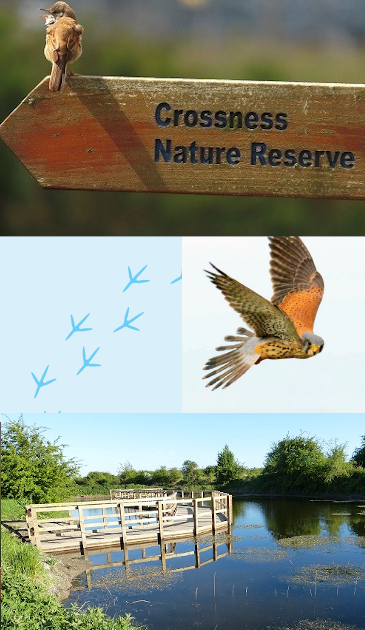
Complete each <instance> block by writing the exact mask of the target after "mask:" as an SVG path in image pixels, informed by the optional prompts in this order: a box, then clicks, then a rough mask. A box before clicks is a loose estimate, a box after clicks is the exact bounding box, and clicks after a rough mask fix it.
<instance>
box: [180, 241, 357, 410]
mask: <svg viewBox="0 0 365 630" xmlns="http://www.w3.org/2000/svg"><path fill="white" fill-rule="evenodd" d="M303 241H304V243H305V244H306V246H307V247H308V249H309V251H310V252H311V254H312V256H313V259H314V262H315V265H316V267H317V270H318V271H319V272H320V273H321V274H322V276H323V278H324V283H325V292H324V298H323V300H322V303H321V305H320V307H319V311H318V314H317V317H316V321H315V325H314V332H315V333H317V334H318V335H320V336H321V337H322V338H323V339H324V341H325V347H324V350H323V352H322V353H321V354H320V355H317V356H315V357H313V358H310V359H307V360H301V361H300V360H295V359H290V360H285V361H284V360H281V361H264V362H263V363H261V364H260V365H258V366H256V365H254V366H253V367H252V368H251V369H250V370H249V371H248V372H247V373H246V374H245V375H244V376H242V377H241V378H240V379H239V380H237V381H236V382H235V383H234V384H233V385H232V386H231V387H229V388H227V389H225V390H222V389H218V390H216V391H214V392H212V391H211V390H210V389H208V388H207V389H206V388H205V384H206V383H207V382H208V381H202V377H203V375H204V374H206V373H207V372H203V366H204V364H205V362H206V361H207V360H208V359H210V358H211V357H213V356H215V355H216V354H217V352H216V351H215V348H216V347H217V346H220V345H225V342H224V337H225V336H226V335H232V334H235V333H236V330H237V328H238V327H239V326H244V325H245V324H244V323H243V320H242V319H241V318H240V316H239V314H238V313H236V312H235V311H234V310H233V309H232V308H231V307H230V306H229V304H228V302H227V301H226V300H225V299H224V297H223V295H222V294H221V292H220V291H219V290H218V289H217V288H216V287H215V286H214V285H213V284H212V283H211V282H210V281H209V280H208V278H207V277H206V274H205V273H204V271H203V269H209V261H211V262H212V263H214V264H215V265H216V266H217V267H219V268H220V269H221V270H222V271H224V272H226V273H227V274H228V275H230V276H232V277H233V278H235V279H236V280H238V281H240V282H241V283H242V284H244V285H246V286H247V287H249V288H250V289H252V290H254V291H255V292H256V293H259V294H260V295H262V296H263V297H265V298H267V299H270V298H271V295H272V287H271V279H270V274H269V260H270V250H269V246H268V240H267V239H266V238H262V237H261V238H252V237H247V238H246V237H243V238H242V237H227V238H226V237H224V238H223V237H220V238H216V237H205V238H185V239H183V270H184V284H183V411H184V412H205V413H212V412H213V413H218V412H222V413H226V412H280V413H282V412H299V413H305V412H344V413H347V412H361V411H364V409H365V397H364V376H365V370H364V353H365V336H364V335H363V326H364V313H365V293H364V291H363V286H364V279H365V238H363V237H359V238H355V237H351V238H345V237H338V238H333V237H326V238H322V237H308V238H305V237H303Z"/></svg>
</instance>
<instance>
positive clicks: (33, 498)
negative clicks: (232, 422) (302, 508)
mask: <svg viewBox="0 0 365 630" xmlns="http://www.w3.org/2000/svg"><path fill="white" fill-rule="evenodd" d="M45 431H46V429H44V428H43V427H37V426H35V425H34V426H29V425H27V424H25V422H24V419H23V416H20V417H19V418H18V420H8V422H6V423H5V426H4V429H3V436H2V445H1V458H2V470H1V484H2V496H3V498H13V499H16V500H17V501H19V502H20V503H22V504H25V503H50V502H57V501H65V500H67V499H70V498H72V497H74V496H78V495H81V494H90V495H95V494H109V490H110V489H111V488H141V487H149V486H151V487H152V486H158V487H164V488H177V487H184V488H186V489H193V488H195V489H213V488H222V489H231V490H232V491H234V490H236V491H245V492H251V493H254V492H267V493H274V492H303V493H309V492H324V491H327V492H343V493H355V494H365V483H364V482H365V435H364V436H362V437H361V438H360V440H361V442H360V445H359V447H358V448H357V449H356V450H355V452H354V453H353V455H352V458H351V459H350V461H347V459H346V445H345V444H338V443H337V442H336V441H332V443H330V444H329V445H327V446H326V445H322V444H321V442H320V441H319V440H318V439H317V438H316V437H311V436H307V435H305V434H301V435H299V436H295V437H291V436H289V435H287V436H286V437H285V438H284V439H282V440H280V441H278V442H276V443H274V444H273V445H272V446H271V449H270V450H269V452H268V453H267V455H266V458H265V462H264V466H263V468H258V469H250V468H247V467H246V466H245V465H244V464H241V463H239V462H238V461H237V459H236V458H235V456H234V453H233V452H232V451H231V450H230V448H229V447H228V445H227V444H226V445H224V447H223V448H222V450H221V451H219V452H218V454H217V459H216V462H215V464H212V465H209V466H206V467H204V468H201V467H199V465H198V464H197V462H194V461H192V460H189V459H187V460H185V461H184V462H183V464H182V466H181V467H180V468H177V467H173V468H167V467H166V466H160V467H159V468H157V469H156V470H152V471H151V470H136V469H135V468H133V466H132V464H131V463H130V462H129V461H125V462H123V463H121V464H120V466H119V468H118V471H117V473H116V474H115V475H114V474H111V473H109V472H103V471H91V472H90V473H88V475H86V476H85V477H81V476H80V475H79V471H80V462H79V461H78V460H77V459H76V458H75V457H74V458H69V459H67V458H66V456H65V454H64V448H65V446H66V445H64V444H61V443H59V439H58V440H55V441H53V442H51V441H49V440H48V439H47V438H46V436H45Z"/></svg>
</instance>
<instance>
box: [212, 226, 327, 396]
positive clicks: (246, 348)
mask: <svg viewBox="0 0 365 630" xmlns="http://www.w3.org/2000/svg"><path fill="white" fill-rule="evenodd" d="M270 249H271V262H270V274H271V278H272V283H273V289H274V294H273V296H272V298H271V302H269V300H266V299H265V298H263V297H262V296H261V295H258V294H257V293H255V292H254V291H252V290H251V289H249V288H248V287H246V286H244V285H243V284H241V283H240V282H238V281H237V280H235V279H234V278H231V277H230V276H228V275H227V274H226V273H224V272H223V271H221V270H220V269H218V268H217V267H215V266H214V265H212V267H213V269H214V270H215V271H207V274H208V277H209V279H210V280H211V282H212V283H213V284H214V285H215V286H216V287H217V288H218V289H219V290H220V291H222V293H223V295H224V297H225V299H226V300H227V301H228V303H229V304H230V306H232V308H234V309H235V311H237V312H238V313H239V314H240V316H241V317H242V319H243V320H244V322H245V323H246V324H247V325H248V326H251V328H252V329H253V330H254V332H255V334H253V333H252V332H251V331H248V330H246V329H244V328H239V329H238V331H237V335H238V336H232V335H230V336H228V337H225V339H226V341H230V342H232V341H234V342H235V343H234V344H233V345H228V346H220V347H219V348H216V350H217V351H219V352H221V351H223V352H225V354H223V355H220V356H216V357H212V358H211V359H209V361H207V363H206V364H205V367H204V370H208V371H209V374H207V375H206V376H204V377H203V378H209V379H210V378H211V377H212V376H215V378H214V379H212V380H210V381H209V383H208V385H207V387H209V386H211V385H214V387H213V389H217V388H218V387H221V386H223V389H224V388H226V387H228V386H229V385H231V384H232V383H234V381H236V380H237V379H238V378H240V376H242V375H243V374H245V372H247V370H249V369H250V367H251V366H252V365H254V364H255V363H256V364H258V363H260V362H261V361H263V360H265V359H289V358H296V359H307V358H309V357H311V356H314V355H315V354H319V353H320V352H321V351H322V349H323V346H324V341H323V339H321V337H318V336H317V335H314V333H313V323H314V319H315V316H316V313H317V310H318V306H319V304H320V302H321V300H322V296H323V291H324V283H323V278H322V276H321V275H320V274H319V273H318V271H317V270H316V268H315V265H314V262H313V259H312V257H311V255H310V253H309V251H308V250H307V248H306V246H305V245H304V243H303V242H302V240H301V239H300V238H299V237H298V236H289V237H288V236H278V237H277V236H275V237H270ZM211 264H212V263H211ZM226 351H228V352H226ZM217 375H218V376H217Z"/></svg>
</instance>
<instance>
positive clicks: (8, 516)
mask: <svg viewBox="0 0 365 630" xmlns="http://www.w3.org/2000/svg"><path fill="white" fill-rule="evenodd" d="M1 520H2V521H24V520H25V510H24V506H22V505H21V504H20V503H18V501H17V500H16V499H1Z"/></svg>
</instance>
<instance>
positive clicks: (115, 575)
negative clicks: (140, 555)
mask: <svg viewBox="0 0 365 630" xmlns="http://www.w3.org/2000/svg"><path fill="white" fill-rule="evenodd" d="M179 577H180V575H179V573H176V572H175V571H171V570H167V571H162V568H161V567H148V568H147V567H145V566H143V567H133V568H131V569H128V571H125V569H124V568H119V567H118V570H117V569H116V568H115V569H110V570H108V571H105V572H103V574H102V575H100V576H95V577H94V575H93V586H94V587H98V588H105V589H107V590H108V589H109V587H110V586H112V587H113V588H117V589H118V591H123V592H128V593H135V592H136V591H138V593H149V592H151V590H164V589H166V588H169V587H171V586H172V585H173V584H175V583H176V582H177V581H178V579H179Z"/></svg>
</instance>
